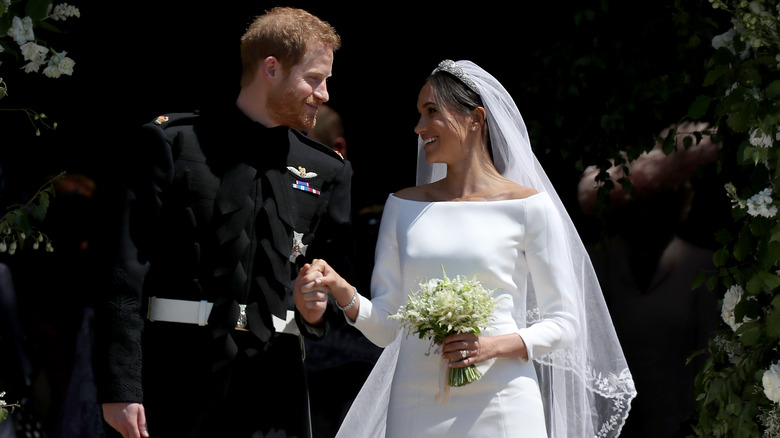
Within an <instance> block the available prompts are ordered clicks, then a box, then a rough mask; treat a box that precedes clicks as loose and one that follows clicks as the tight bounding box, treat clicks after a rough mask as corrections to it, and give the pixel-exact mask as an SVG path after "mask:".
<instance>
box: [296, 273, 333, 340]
mask: <svg viewBox="0 0 780 438" xmlns="http://www.w3.org/2000/svg"><path fill="white" fill-rule="evenodd" d="M321 278H322V272H320V271H318V270H315V269H312V267H311V265H310V264H308V263H307V264H305V265H304V266H303V267H302V268H301V270H300V272H298V278H296V279H295V284H294V285H293V300H294V301H295V307H297V308H298V311H299V312H300V313H301V316H302V317H303V319H305V320H306V322H308V323H309V324H311V325H318V324H322V322H323V321H324V320H325V317H324V315H325V310H326V309H327V308H328V292H327V291H326V290H324V289H325V288H323V287H322V286H321V285H320V284H319V282H318V281H317V280H320V279H321Z"/></svg>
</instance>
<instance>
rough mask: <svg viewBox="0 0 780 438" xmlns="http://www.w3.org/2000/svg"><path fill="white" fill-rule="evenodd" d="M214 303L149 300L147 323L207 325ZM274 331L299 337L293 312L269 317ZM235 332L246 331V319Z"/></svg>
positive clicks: (241, 321)
mask: <svg viewBox="0 0 780 438" xmlns="http://www.w3.org/2000/svg"><path fill="white" fill-rule="evenodd" d="M212 307H214V303H210V302H208V301H188V300H172V299H169V298H157V297H150V298H149V311H148V312H147V314H146V316H147V318H149V321H165V322H180V323H184V324H198V325H200V326H204V325H206V324H208V320H209V314H211V308H212ZM271 318H272V319H273V322H274V329H275V330H276V332H277V333H286V334H290V335H296V336H297V335H299V334H300V331H299V330H298V325H297V324H296V323H295V312H293V311H292V310H288V311H287V318H286V319H281V318H279V317H277V316H276V315H271ZM235 328H236V329H237V330H246V319H245V318H239V321H236V327H235Z"/></svg>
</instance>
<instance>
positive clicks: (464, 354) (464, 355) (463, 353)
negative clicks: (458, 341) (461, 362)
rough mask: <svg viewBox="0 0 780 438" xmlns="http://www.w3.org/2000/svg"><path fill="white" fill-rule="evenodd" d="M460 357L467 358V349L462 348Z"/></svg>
mask: <svg viewBox="0 0 780 438" xmlns="http://www.w3.org/2000/svg"><path fill="white" fill-rule="evenodd" d="M460 358H461V359H465V358H466V350H460Z"/></svg>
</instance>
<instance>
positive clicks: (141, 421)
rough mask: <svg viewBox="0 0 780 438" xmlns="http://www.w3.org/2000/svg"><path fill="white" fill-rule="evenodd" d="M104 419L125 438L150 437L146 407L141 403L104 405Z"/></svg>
mask: <svg viewBox="0 0 780 438" xmlns="http://www.w3.org/2000/svg"><path fill="white" fill-rule="evenodd" d="M103 418H104V419H105V420H106V422H107V423H108V424H109V425H111V427H113V428H114V429H116V430H117V432H119V433H121V434H122V437H123V438H141V437H148V436H149V431H148V430H147V429H146V414H145V413H144V406H143V405H142V404H140V403H103Z"/></svg>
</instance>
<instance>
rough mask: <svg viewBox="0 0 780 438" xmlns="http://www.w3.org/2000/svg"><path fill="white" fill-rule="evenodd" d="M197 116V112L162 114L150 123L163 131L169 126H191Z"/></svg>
mask: <svg viewBox="0 0 780 438" xmlns="http://www.w3.org/2000/svg"><path fill="white" fill-rule="evenodd" d="M199 115H200V114H199V113H198V112H197V111H195V112H190V113H170V114H162V115H159V116H157V117H156V118H155V119H154V120H153V121H152V122H151V123H154V124H155V125H157V126H159V127H161V128H163V129H164V128H167V127H170V126H176V125H186V124H192V122H193V121H194V120H195V119H196V118H197V117H198V116H199Z"/></svg>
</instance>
